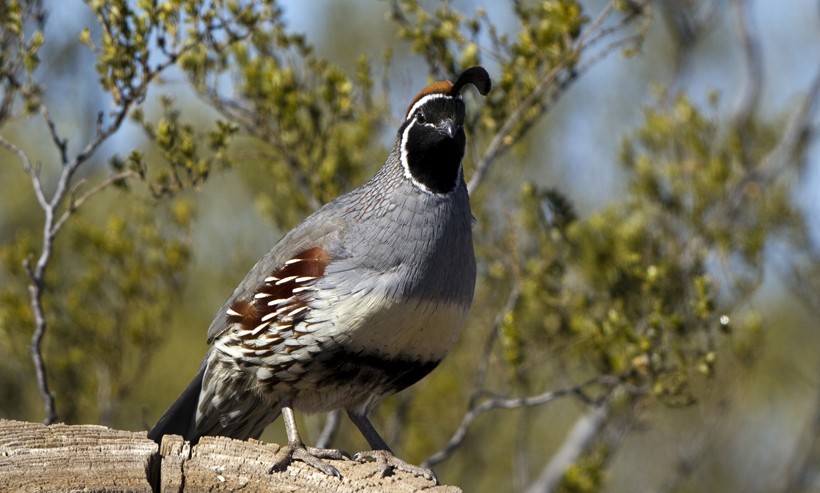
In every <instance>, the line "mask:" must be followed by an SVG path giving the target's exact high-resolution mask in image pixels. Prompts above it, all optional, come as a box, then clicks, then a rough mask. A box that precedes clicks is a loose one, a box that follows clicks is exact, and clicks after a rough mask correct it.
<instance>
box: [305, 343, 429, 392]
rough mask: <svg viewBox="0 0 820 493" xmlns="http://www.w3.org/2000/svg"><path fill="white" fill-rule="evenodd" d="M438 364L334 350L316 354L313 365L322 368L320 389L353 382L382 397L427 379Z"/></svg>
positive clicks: (340, 349) (341, 349)
mask: <svg viewBox="0 0 820 493" xmlns="http://www.w3.org/2000/svg"><path fill="white" fill-rule="evenodd" d="M440 362H441V361H440V360H436V361H421V360H417V359H410V358H396V357H388V356H383V355H379V354H373V353H370V354H368V353H364V352H353V351H349V350H347V349H344V348H336V349H331V350H328V351H323V352H322V353H319V354H317V355H316V362H315V363H314V364H316V365H319V366H321V367H322V368H321V372H322V374H323V377H324V378H322V379H321V385H322V386H324V385H327V386H330V387H335V386H337V385H350V384H351V383H355V384H356V385H357V386H361V387H364V388H367V387H370V388H372V389H373V390H374V391H377V392H380V393H383V394H393V393H396V392H399V391H401V390H403V389H405V388H407V387H409V386H411V385H413V384H414V383H416V382H418V381H419V380H421V379H422V378H424V377H425V376H427V374H428V373H430V372H431V371H433V369H435V368H436V367H437V366H438V364H439V363H440Z"/></svg>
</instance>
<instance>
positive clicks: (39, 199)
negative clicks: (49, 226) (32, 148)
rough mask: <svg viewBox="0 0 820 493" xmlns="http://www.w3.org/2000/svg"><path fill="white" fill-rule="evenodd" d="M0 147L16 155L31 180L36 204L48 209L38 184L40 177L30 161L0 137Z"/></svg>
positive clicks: (40, 186)
mask: <svg viewBox="0 0 820 493" xmlns="http://www.w3.org/2000/svg"><path fill="white" fill-rule="evenodd" d="M0 146H3V147H5V148H6V149H8V150H9V151H11V152H13V153H14V154H17V157H18V158H19V159H20V162H21V163H22V164H23V169H25V170H26V173H28V175H29V177H30V178H31V184H32V187H33V188H34V195H36V196H37V202H39V203H40V207H42V208H43V209H46V208H47V207H48V200H46V196H45V194H44V193H43V186H42V183H40V175H39V173H38V170H37V169H35V168H34V166H32V164H31V161H30V160H29V158H28V156H27V155H26V153H25V152H23V150H22V149H20V148H19V147H17V146H16V145H14V144H12V143H11V142H9V141H8V140H6V139H5V138H4V137H3V136H2V135H0Z"/></svg>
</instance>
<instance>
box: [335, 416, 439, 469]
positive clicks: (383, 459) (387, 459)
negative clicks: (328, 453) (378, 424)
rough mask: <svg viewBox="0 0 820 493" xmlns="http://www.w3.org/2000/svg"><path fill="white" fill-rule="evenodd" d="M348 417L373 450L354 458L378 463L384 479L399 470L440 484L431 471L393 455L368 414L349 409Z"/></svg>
mask: <svg viewBox="0 0 820 493" xmlns="http://www.w3.org/2000/svg"><path fill="white" fill-rule="evenodd" d="M347 415H348V416H349V417H350V420H351V421H353V424H355V425H356V428H358V429H359V431H360V432H361V433H362V435H363V436H364V438H365V440H367V443H368V444H370V448H371V449H372V450H367V451H364V452H359V453H357V454H356V455H354V456H353V458H354V459H356V460H359V461H365V460H373V461H376V463H377V464H379V465H380V466H381V468H382V470H381V475H382V477H384V476H389V475H390V474H391V473H392V472H393V470H394V469H398V470H399V471H404V472H409V473H410V474H412V475H414V476H420V477H423V478H427V479H429V480H431V481H433V482H435V483H436V484H438V479H437V478H436V474H435V473H434V472H433V471H432V470H431V469H427V468H424V467H420V466H416V465H413V464H410V463H409V462H405V461H403V460H401V459H399V458H398V457H396V456H395V455H393V451H392V450H390V447H388V446H387V443H385V441H384V440H383V439H382V437H381V436H380V435H379V432H377V431H376V428H373V425H372V424H371V423H370V420H369V419H368V418H367V415H366V414H364V413H360V412H356V411H352V410H350V409H347Z"/></svg>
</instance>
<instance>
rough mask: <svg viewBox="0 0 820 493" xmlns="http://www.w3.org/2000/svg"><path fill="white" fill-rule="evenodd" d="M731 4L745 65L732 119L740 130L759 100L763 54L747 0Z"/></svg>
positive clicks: (743, 127)
mask: <svg viewBox="0 0 820 493" xmlns="http://www.w3.org/2000/svg"><path fill="white" fill-rule="evenodd" d="M732 6H733V7H734V9H735V15H736V16H737V26H738V31H740V39H741V48H742V49H743V61H744V65H745V69H746V70H745V72H746V74H745V77H743V80H742V81H741V91H740V92H739V95H738V99H737V103H736V107H735V111H734V118H733V119H734V121H735V124H736V125H737V126H738V128H739V129H740V130H741V131H744V129H745V128H746V127H747V126H748V124H749V121H750V120H751V118H752V115H753V114H754V112H755V110H756V109H757V106H758V103H759V102H760V93H761V88H762V87H761V86H762V84H763V56H762V54H761V52H760V44H759V43H758V40H757V36H755V33H754V29H753V27H752V24H751V23H750V21H749V12H748V10H749V8H748V7H749V4H748V1H747V0H732Z"/></svg>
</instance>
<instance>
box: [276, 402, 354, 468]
mask: <svg viewBox="0 0 820 493" xmlns="http://www.w3.org/2000/svg"><path fill="white" fill-rule="evenodd" d="M282 419H283V420H284V421H285V431H286V432H287V434H288V446H287V447H286V448H285V455H284V456H283V457H282V458H280V459H279V460H277V461H276V463H275V464H274V465H273V466H271V468H270V470H269V472H273V471H283V470H285V469H287V467H288V465H289V464H290V463H291V462H293V461H294V460H299V461H302V462H304V463H305V464H309V465H311V466H313V467H315V468H316V469H318V470H320V471H322V472H323V473H325V474H327V475H328V476H336V477H337V478H341V477H342V475H341V474H340V473H339V471H338V470H337V469H336V468H335V467H333V466H331V465H330V464H328V463H326V462H325V461H323V460H322V459H339V460H341V459H349V458H350V457H349V456H347V455H346V454H345V453H344V452H342V451H341V450H336V449H326V448H314V447H307V446H305V444H304V442H302V438H301V437H300V436H299V430H297V429H296V419H295V418H294V416H293V408H292V407H291V402H290V400H283V401H282Z"/></svg>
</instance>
